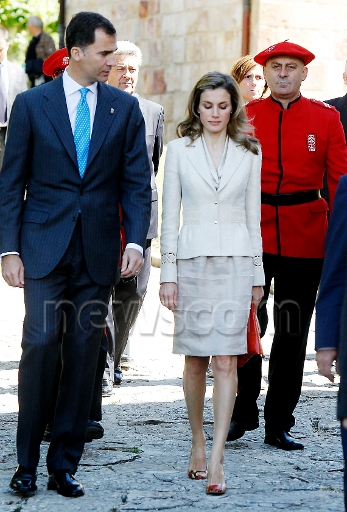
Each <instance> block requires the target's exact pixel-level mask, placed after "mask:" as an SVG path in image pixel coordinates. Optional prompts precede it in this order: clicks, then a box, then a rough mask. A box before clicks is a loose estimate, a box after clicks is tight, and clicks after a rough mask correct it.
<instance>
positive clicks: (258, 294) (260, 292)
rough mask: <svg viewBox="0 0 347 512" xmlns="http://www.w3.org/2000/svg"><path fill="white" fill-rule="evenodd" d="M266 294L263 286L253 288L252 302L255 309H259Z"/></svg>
mask: <svg viewBox="0 0 347 512" xmlns="http://www.w3.org/2000/svg"><path fill="white" fill-rule="evenodd" d="M263 296H264V289H263V287H262V286H253V288H252V302H253V304H254V307H255V309H256V310H257V309H258V306H259V302H260V301H261V299H262V298H263Z"/></svg>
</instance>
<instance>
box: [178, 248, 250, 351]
mask: <svg viewBox="0 0 347 512" xmlns="http://www.w3.org/2000/svg"><path fill="white" fill-rule="evenodd" d="M177 269H178V281H177V287H178V301H177V302H178V304H177V308H176V310H175V332H174V343H173V353H174V354H185V355H190V356H213V355H215V356H217V355H238V354H245V353H246V352H247V322H248V316H249V309H250V305H251V299H252V286H253V259H252V258H251V257H248V256H199V257H198V258H192V259H189V260H177Z"/></svg>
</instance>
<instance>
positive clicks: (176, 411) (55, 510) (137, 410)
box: [0, 269, 343, 512]
mask: <svg viewBox="0 0 347 512" xmlns="http://www.w3.org/2000/svg"><path fill="white" fill-rule="evenodd" d="M152 270H153V271H152V275H151V280H150V287H149V291H148V294H147V297H146V300H145V303H144V308H143V311H142V314H141V316H140V318H139V320H138V322H137V324H136V326H135V327H134V330H133V333H132V336H131V351H132V355H133V357H134V364H132V365H131V367H130V368H129V369H128V370H127V371H126V372H125V379H124V381H123V383H122V385H121V386H119V387H115V388H114V393H113V395H112V396H111V397H108V398H106V399H104V405H103V414H104V418H103V425H104V427H105V436H104V438H103V439H101V440H99V441H93V442H92V443H89V444H87V445H86V447H85V451H84V454H83V458H82V460H81V465H80V468H79V471H78V473H77V478H78V479H79V480H80V481H81V482H83V484H84V485H85V489H86V494H85V496H84V497H82V498H79V499H76V500H72V499H68V498H64V497H62V496H59V495H57V493H56V492H54V491H47V490H46V484H47V472H46V467H45V455H46V451H47V444H46V443H43V444H42V455H41V461H40V465H39V468H38V472H39V475H38V492H37V494H36V496H34V497H32V498H29V499H20V498H18V497H16V496H13V495H12V494H11V493H10V492H9V490H8V483H9V480H10V478H11V476H12V473H13V471H14V468H15V467H16V452H15V431H16V410H17V398H16V381H17V367H18V360H19V357H20V335H21V322H22V319H23V300H22V292H21V291H20V290H13V289H10V288H8V287H7V286H6V285H5V284H4V283H3V282H2V280H1V283H0V511H1V512H2V511H4V512H19V511H41V510H43V511H52V512H70V511H71V512H72V511H78V510H83V511H87V512H89V511H98V512H99V511H100V512H116V511H118V512H120V511H124V512H126V511H154V510H174V511H188V510H189V511H191V510H199V511H200V510H206V511H209V510H221V511H244V512H246V511H247V512H248V511H257V510H259V511H270V510H271V511H272V510H293V511H300V512H304V511H305V512H306V511H307V512H308V511H311V510H314V511H316V512H328V511H334V512H340V511H341V512H342V511H343V492H342V476H343V473H342V470H343V461H342V453H341V448H340V438H339V430H338V423H337V422H336V421H335V402H336V392H337V386H336V385H332V384H329V383H328V382H327V381H325V380H324V379H323V378H322V377H320V376H318V375H317V371H316V365H315V362H314V352H313V348H312V347H313V336H314V333H313V332H312V331H311V333H310V341H309V349H308V354H307V360H306V365H305V376H304V388H303V394H302V398H301V400H300V403H299V405H298V408H297V426H296V427H295V428H294V429H293V432H294V435H295V437H296V438H297V439H299V440H300V441H302V442H303V443H304V444H305V450H304V451H303V452H294V453H287V452H284V451H281V450H278V449H276V448H273V447H269V446H267V445H264V443H263V436H264V428H263V422H262V423H261V426H260V428H259V429H257V430H255V431H253V432H249V433H246V435H245V436H244V437H243V438H242V439H240V440H239V441H238V442H234V443H228V444H227V448H226V456H225V474H226V480H227V492H226V494H225V495H223V496H207V495H206V494H205V492H204V483H203V482H201V481H192V480H189V479H188V478H187V468H188V456H189V448H190V441H189V425H188V419H187V413H186V410H185V405H184V400H183V393H182V388H181V375H182V367H183V358H182V357H181V356H177V355H176V356H174V355H172V354H171V336H170V333H171V332H172V316H171V313H170V312H168V311H166V310H164V308H162V307H161V305H160V304H159V302H158V298H157V297H158V296H157V291H158V280H159V271H158V269H152ZM270 341H271V332H269V333H268V334H267V337H266V339H265V344H264V347H265V352H266V354H267V355H268V354H269V348H270ZM267 361H268V358H266V359H265V361H264V375H265V376H266V372H267ZM212 383H213V381H212V380H211V379H207V396H206V414H205V430H206V435H207V439H208V442H207V445H208V448H210V446H211V437H212V428H213V425H212V422H213V416H212V401H211V396H212ZM264 388H266V384H264ZM264 393H265V389H263V390H262V396H261V398H260V400H259V402H260V408H261V410H262V409H263V404H264Z"/></svg>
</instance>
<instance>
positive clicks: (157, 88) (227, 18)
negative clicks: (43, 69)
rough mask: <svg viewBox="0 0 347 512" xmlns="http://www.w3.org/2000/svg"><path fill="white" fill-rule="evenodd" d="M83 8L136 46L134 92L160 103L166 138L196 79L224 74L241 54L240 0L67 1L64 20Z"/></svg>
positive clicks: (171, 131) (169, 137) (174, 125)
mask: <svg viewBox="0 0 347 512" xmlns="http://www.w3.org/2000/svg"><path fill="white" fill-rule="evenodd" d="M81 10H94V11H97V12H100V13H101V14H103V15H104V16H106V17H107V18H109V19H110V20H111V21H112V22H113V23H114V25H115V27H116V29H117V35H118V39H120V40H121V39H129V40H130V41H132V42H134V43H136V44H137V45H138V46H140V48H141V50H142V52H143V57H144V58H143V65H142V69H141V72H140V79H139V84H138V87H137V92H138V93H139V94H140V95H142V96H144V97H145V98H148V99H151V100H153V101H156V102H158V103H161V104H162V105H164V108H165V139H166V141H169V140H171V139H173V138H175V130H176V126H177V124H178V122H179V121H180V120H181V119H182V117H183V116H184V112H185V108H186V104H187V100H188V96H189V92H190V91H191V89H192V87H193V86H194V84H195V83H196V82H197V80H198V79H199V78H200V77H201V76H202V75H203V74H204V73H206V72H207V71H214V70H218V71H222V72H228V71H229V70H230V68H231V65H232V63H233V62H234V61H235V60H236V59H237V58H238V57H239V56H240V53H241V39H242V0H148V1H132V0H128V1H126V0H102V1H98V2H96V1H95V0H67V16H66V20H67V22H68V21H69V20H70V18H71V15H72V14H73V13H74V12H78V11H81Z"/></svg>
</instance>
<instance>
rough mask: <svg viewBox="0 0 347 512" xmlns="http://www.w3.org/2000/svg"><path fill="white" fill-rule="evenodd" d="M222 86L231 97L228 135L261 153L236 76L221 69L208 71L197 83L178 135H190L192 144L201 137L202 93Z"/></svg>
mask: <svg viewBox="0 0 347 512" xmlns="http://www.w3.org/2000/svg"><path fill="white" fill-rule="evenodd" d="M220 88H221V89H225V90H226V91H228V93H229V94H230V99H231V106H232V112H231V114H230V120H229V123H228V126H227V134H228V136H229V137H230V138H231V139H232V140H234V141H235V142H238V143H239V144H240V145H241V146H243V147H244V148H245V149H248V150H249V151H252V153H254V154H255V155H257V154H258V153H259V142H258V140H257V139H256V138H255V137H253V128H252V127H251V126H250V125H249V123H248V121H247V116H246V112H245V110H244V108H243V100H242V96H241V92H240V89H239V86H238V85H237V82H236V80H235V79H234V78H232V77H231V76H229V75H224V74H223V73H220V72H219V71H212V72H210V73H206V75H204V76H203V77H201V78H200V80H199V81H198V83H197V84H196V85H195V87H194V89H193V90H192V92H191V93H190V96H189V100H188V106H187V114H186V118H185V119H184V121H182V122H181V123H179V125H178V126H177V130H176V133H177V136H178V137H189V138H190V141H191V142H190V144H192V143H193V142H194V140H196V139H197V138H198V137H201V135H202V130H203V125H202V123H201V121H200V117H199V114H198V107H199V103H200V97H201V94H202V93H203V92H204V91H208V90H211V89H212V90H213V89H220Z"/></svg>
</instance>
